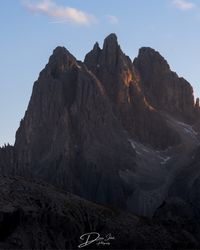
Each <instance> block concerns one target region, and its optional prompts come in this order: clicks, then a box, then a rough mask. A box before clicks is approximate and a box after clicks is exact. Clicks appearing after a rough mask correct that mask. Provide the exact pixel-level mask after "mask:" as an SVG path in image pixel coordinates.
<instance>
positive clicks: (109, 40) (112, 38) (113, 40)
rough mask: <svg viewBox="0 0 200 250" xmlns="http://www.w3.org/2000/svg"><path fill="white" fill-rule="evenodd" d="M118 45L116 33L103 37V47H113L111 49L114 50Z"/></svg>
mask: <svg viewBox="0 0 200 250" xmlns="http://www.w3.org/2000/svg"><path fill="white" fill-rule="evenodd" d="M118 46H119V45H118V41H117V36H116V34H114V33H112V34H110V35H109V36H107V37H106V38H105V40H104V44H103V49H108V48H109V49H111V48H113V50H114V49H115V48H117V47H118Z"/></svg>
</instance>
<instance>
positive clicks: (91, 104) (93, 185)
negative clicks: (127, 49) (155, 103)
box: [15, 47, 135, 207]
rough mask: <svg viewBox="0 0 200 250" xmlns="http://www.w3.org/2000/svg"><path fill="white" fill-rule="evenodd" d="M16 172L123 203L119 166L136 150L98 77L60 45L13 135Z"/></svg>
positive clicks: (130, 165) (130, 163) (129, 165)
mask: <svg viewBox="0 0 200 250" xmlns="http://www.w3.org/2000/svg"><path fill="white" fill-rule="evenodd" d="M15 148H16V151H17V155H18V165H17V167H18V169H17V172H18V173H20V174H23V175H33V176H37V177H41V178H43V179H45V180H47V181H49V182H51V183H53V184H55V185H57V186H59V187H62V188H64V189H66V190H70V191H72V192H73V193H76V194H79V195H81V196H83V197H85V198H87V199H89V200H94V201H98V202H102V203H111V204H115V205H117V206H120V207H125V206H126V204H125V200H126V196H127V192H130V190H129V188H128V187H127V185H126V184H125V183H123V182H122V180H121V179H120V177H119V176H118V171H119V170H120V169H132V170H133V169H134V165H135V152H134V149H133V148H132V147H131V145H130V143H129V142H128V140H127V137H126V135H125V133H124V131H123V129H122V127H121V125H120V123H119V122H118V120H117V118H116V117H115V115H114V114H113V112H112V110H111V106H110V104H109V100H108V98H107V97H106V95H105V90H104V88H103V86H102V84H101V83H100V81H99V80H98V79H97V78H96V76H95V75H93V74H92V73H91V72H89V71H88V70H87V68H86V66H85V65H84V64H83V63H79V62H77V61H76V59H75V58H74V57H73V56H72V55H71V54H70V53H69V52H68V51H67V50H66V49H65V48H60V47H59V48H57V49H56V50H55V51H54V53H53V55H52V56H51V57H50V60H49V63H48V64H47V65H46V67H45V69H44V70H43V71H42V72H41V73H40V76H39V79H38V81H36V82H35V84H34V87H33V93H32V97H31V100H30V103H29V106H28V110H27V112H26V114H25V117H24V119H23V120H22V121H21V124H20V128H19V130H18V131H17V134H16V143H15Z"/></svg>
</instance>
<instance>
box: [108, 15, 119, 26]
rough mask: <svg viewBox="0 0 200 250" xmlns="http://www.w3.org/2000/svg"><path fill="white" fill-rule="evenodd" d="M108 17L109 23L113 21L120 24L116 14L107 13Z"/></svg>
mask: <svg viewBox="0 0 200 250" xmlns="http://www.w3.org/2000/svg"><path fill="white" fill-rule="evenodd" d="M106 17H107V19H108V21H109V23H111V24H118V23H119V19H118V18H117V17H116V16H113V15H107V16H106Z"/></svg>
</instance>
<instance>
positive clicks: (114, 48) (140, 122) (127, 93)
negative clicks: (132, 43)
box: [85, 34, 178, 148]
mask: <svg viewBox="0 0 200 250" xmlns="http://www.w3.org/2000/svg"><path fill="white" fill-rule="evenodd" d="M85 64H86V65H87V67H88V68H89V69H90V70H91V71H92V72H93V73H94V74H95V75H96V76H97V78H98V79H99V80H100V81H101V82H102V84H103V86H104V88H105V91H106V94H107V95H108V97H109V99H110V101H111V104H112V108H113V111H114V113H115V115H116V116H117V117H118V119H119V121H120V122H121V124H122V126H123V127H124V128H125V129H126V130H127V131H128V132H129V133H130V134H131V135H132V136H133V137H135V138H137V139H138V140H139V141H141V142H143V143H147V144H151V145H152V146H153V147H157V148H166V147H168V146H169V145H174V144H176V143H178V136H177V135H176V133H174V132H173V131H172V130H170V129H169V128H168V126H167V124H166V122H165V120H164V119H163V118H162V117H161V115H160V114H159V113H158V112H157V111H156V109H155V108H153V107H152V106H151V104H150V103H149V102H148V101H147V100H146V96H145V93H144V92H143V89H142V85H141V76H140V74H139V72H138V71H137V70H136V69H135V67H134V65H133V64H132V62H131V60H130V58H129V57H128V56H126V55H125V54H124V53H123V52H122V50H121V48H120V46H119V44H118V42H117V37H116V35H115V34H111V35H109V36H108V37H107V38H106V39H105V41H104V44H103V49H101V48H100V47H99V45H98V43H96V44H95V46H94V48H93V50H92V51H91V52H89V53H88V54H87V55H86V57H85Z"/></svg>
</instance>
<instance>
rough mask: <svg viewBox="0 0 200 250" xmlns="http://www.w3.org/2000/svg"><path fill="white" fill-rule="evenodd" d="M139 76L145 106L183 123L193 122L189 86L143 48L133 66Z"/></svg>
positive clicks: (161, 59) (167, 65)
mask: <svg viewBox="0 0 200 250" xmlns="http://www.w3.org/2000/svg"><path fill="white" fill-rule="evenodd" d="M133 64H134V66H135V68H136V69H137V70H138V72H139V74H140V76H141V86H142V89H143V91H144V94H145V96H146V99H147V101H148V103H150V104H151V105H152V106H153V107H154V108H155V109H157V110H160V111H165V112H167V113H169V114H170V115H173V116H175V117H177V118H179V119H183V120H185V121H187V122H193V120H194V96H193V89H192V86H191V85H190V84H189V83H188V82H187V81H186V80H185V79H184V78H182V77H179V76H178V75H177V74H176V73H175V72H173V71H171V69H170V67H169V64H168V63H167V61H166V60H165V58H164V57H162V56H161V55H160V53H159V52H157V51H155V50H154V49H151V48H148V47H146V48H145V47H144V48H141V49H140V50H139V54H138V57H137V58H136V59H135V60H134V62H133Z"/></svg>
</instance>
